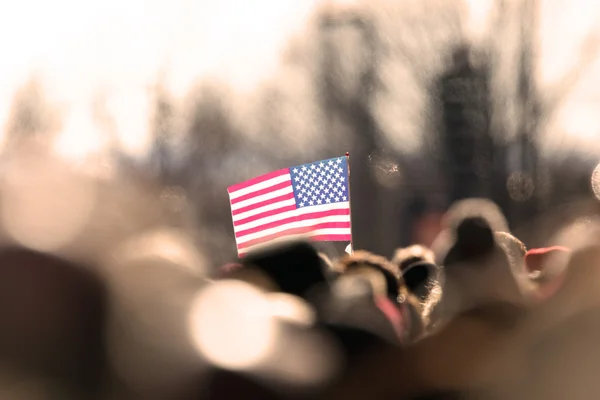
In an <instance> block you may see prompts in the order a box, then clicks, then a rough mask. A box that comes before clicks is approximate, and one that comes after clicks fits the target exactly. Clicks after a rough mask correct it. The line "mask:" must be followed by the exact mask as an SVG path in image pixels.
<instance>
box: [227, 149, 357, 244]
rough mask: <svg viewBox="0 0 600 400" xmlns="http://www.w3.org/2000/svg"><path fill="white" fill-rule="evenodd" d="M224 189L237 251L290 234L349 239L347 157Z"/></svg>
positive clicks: (339, 239)
mask: <svg viewBox="0 0 600 400" xmlns="http://www.w3.org/2000/svg"><path fill="white" fill-rule="evenodd" d="M227 191H228V192H229V201H230V204H231V215H232V218H233V230H234V233H235V241H236V243H237V249H238V254H239V255H240V256H242V255H244V254H245V253H247V252H248V251H250V250H252V248H253V247H255V246H260V245H264V244H267V243H270V242H272V241H275V240H280V239H284V238H285V239H287V238H292V237H295V236H308V237H310V238H311V240H313V241H351V238H352V235H351V229H350V191H349V189H348V159H347V157H337V158H331V159H328V160H322V161H317V162H313V163H309V164H303V165H298V166H296V167H291V168H285V169H280V170H278V171H274V172H270V173H268V174H265V175H262V176H259V177H257V178H254V179H250V180H248V181H245V182H242V183H238V184H237V185H233V186H231V187H229V188H228V189H227Z"/></svg>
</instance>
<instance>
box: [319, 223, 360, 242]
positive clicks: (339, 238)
mask: <svg viewBox="0 0 600 400" xmlns="http://www.w3.org/2000/svg"><path fill="white" fill-rule="evenodd" d="M348 227H350V226H348ZM310 240H311V241H313V242H349V241H351V240H352V235H351V234H347V235H316V236H312V237H311V238H310Z"/></svg>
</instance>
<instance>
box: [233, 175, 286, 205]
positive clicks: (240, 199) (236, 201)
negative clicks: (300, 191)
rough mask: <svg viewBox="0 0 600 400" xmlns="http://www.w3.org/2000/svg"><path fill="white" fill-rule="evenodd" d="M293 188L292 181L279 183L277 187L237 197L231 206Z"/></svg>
mask: <svg viewBox="0 0 600 400" xmlns="http://www.w3.org/2000/svg"><path fill="white" fill-rule="evenodd" d="M291 186H292V181H291V180H289V181H285V182H281V183H278V184H277V185H273V186H269V187H267V188H264V189H260V190H257V191H256V192H251V193H248V194H245V195H243V196H240V197H237V198H235V199H232V200H231V204H237V203H239V202H240V201H244V200H248V199H251V198H253V197H256V196H262V195H263V194H267V193H271V192H274V191H275V190H279V189H285V188H287V187H291Z"/></svg>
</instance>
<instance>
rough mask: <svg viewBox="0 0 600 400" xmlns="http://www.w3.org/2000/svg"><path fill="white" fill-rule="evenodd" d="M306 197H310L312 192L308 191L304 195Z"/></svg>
mask: <svg viewBox="0 0 600 400" xmlns="http://www.w3.org/2000/svg"><path fill="white" fill-rule="evenodd" d="M306 195H307V196H308V197H310V196H312V192H311V190H310V189H308V193H306Z"/></svg>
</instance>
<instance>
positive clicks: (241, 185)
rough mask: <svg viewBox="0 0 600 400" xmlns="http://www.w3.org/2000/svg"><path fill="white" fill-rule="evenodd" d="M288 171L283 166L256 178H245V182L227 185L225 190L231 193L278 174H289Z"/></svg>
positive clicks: (275, 176)
mask: <svg viewBox="0 0 600 400" xmlns="http://www.w3.org/2000/svg"><path fill="white" fill-rule="evenodd" d="M289 173H290V169H289V168H284V169H280V170H278V171H273V172H269V173H268V174H264V175H261V176H258V177H256V178H253V179H250V180H247V181H246V182H242V183H238V184H236V185H233V186H229V187H228V188H227V192H228V193H233V192H235V191H237V190H240V189H245V188H247V187H248V186H252V185H256V184H257V183H261V182H264V181H268V180H269V179H273V178H277V177H278V176H281V175H285V174H289Z"/></svg>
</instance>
